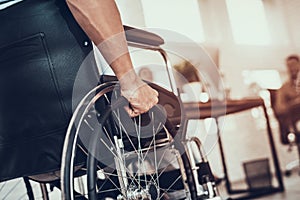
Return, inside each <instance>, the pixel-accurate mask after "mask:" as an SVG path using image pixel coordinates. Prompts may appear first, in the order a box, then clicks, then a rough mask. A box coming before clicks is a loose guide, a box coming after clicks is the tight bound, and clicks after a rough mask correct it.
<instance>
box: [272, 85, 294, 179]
mask: <svg viewBox="0 0 300 200" xmlns="http://www.w3.org/2000/svg"><path fill="white" fill-rule="evenodd" d="M268 91H269V93H270V103H271V108H272V110H273V113H274V116H275V117H276V119H277V121H278V124H279V133H280V141H281V143H282V144H284V145H289V147H288V151H289V152H290V151H292V147H293V146H295V145H297V149H298V153H299V158H300V148H299V147H300V146H299V145H300V143H299V142H297V141H300V140H299V134H298V133H299V131H298V132H297V131H296V130H297V129H296V121H297V120H299V119H300V116H299V115H298V114H297V113H299V111H300V107H299V108H298V109H295V110H294V111H292V110H293V109H291V111H292V112H291V113H290V116H291V117H292V122H293V123H292V127H290V126H288V125H287V124H286V123H284V120H285V119H284V118H285V117H282V116H280V115H278V113H276V109H275V104H276V94H277V90H276V89H268ZM297 118H298V119H297ZM296 119H297V120H296ZM297 137H298V139H297ZM298 167H300V160H299V159H296V160H294V161H292V162H290V163H288V164H287V165H286V166H285V175H286V176H290V175H291V173H292V171H293V169H296V168H298Z"/></svg>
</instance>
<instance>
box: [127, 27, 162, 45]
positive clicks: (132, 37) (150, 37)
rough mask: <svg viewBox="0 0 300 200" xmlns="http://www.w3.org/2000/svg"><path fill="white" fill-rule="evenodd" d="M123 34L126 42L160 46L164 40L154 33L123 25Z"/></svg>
mask: <svg viewBox="0 0 300 200" xmlns="http://www.w3.org/2000/svg"><path fill="white" fill-rule="evenodd" d="M124 30H125V35H126V39H127V41H128V42H134V43H138V44H143V45H151V46H160V45H162V44H164V40H163V39H162V38H161V37H160V36H159V35H156V34H154V33H151V32H148V31H145V30H142V29H138V28H134V27H130V26H126V25H124Z"/></svg>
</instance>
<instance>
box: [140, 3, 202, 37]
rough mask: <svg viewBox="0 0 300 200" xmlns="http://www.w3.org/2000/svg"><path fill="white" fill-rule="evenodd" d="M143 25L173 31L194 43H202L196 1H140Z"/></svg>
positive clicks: (199, 17) (200, 22)
mask: <svg viewBox="0 0 300 200" xmlns="http://www.w3.org/2000/svg"><path fill="white" fill-rule="evenodd" d="M142 6H143V10H144V17H145V25H146V26H147V27H149V28H161V29H169V30H172V31H175V32H177V33H179V34H182V35H184V36H187V37H189V38H190V39H192V40H194V41H196V42H203V41H204V33H203V27H202V21H201V16H200V12H199V4H198V1H197V0H188V1H187V0H142Z"/></svg>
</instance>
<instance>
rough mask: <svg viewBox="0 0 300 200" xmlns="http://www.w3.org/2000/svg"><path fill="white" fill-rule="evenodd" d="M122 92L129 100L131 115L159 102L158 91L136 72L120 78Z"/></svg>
mask: <svg viewBox="0 0 300 200" xmlns="http://www.w3.org/2000/svg"><path fill="white" fill-rule="evenodd" d="M120 86H121V94H122V95H123V96H124V97H125V98H126V99H127V100H128V101H129V103H130V105H131V108H129V107H126V108H125V109H126V110H127V112H128V114H129V115H130V116H131V117H135V116H138V115H140V114H142V113H145V112H147V111H148V110H149V109H151V108H152V107H153V106H154V105H155V104H157V103H158V92H157V91H156V90H154V89H152V88H151V87H150V86H149V85H147V84H146V83H145V82H143V81H142V80H141V79H140V78H139V77H138V76H137V75H136V74H135V73H134V72H130V73H127V74H126V75H124V76H123V77H122V78H121V79H120Z"/></svg>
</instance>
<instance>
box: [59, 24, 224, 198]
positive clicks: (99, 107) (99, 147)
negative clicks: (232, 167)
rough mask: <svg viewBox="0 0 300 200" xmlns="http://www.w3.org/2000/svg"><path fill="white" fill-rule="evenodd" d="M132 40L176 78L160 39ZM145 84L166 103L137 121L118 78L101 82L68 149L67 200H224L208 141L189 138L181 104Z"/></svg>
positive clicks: (78, 118) (77, 120) (133, 33)
mask: <svg viewBox="0 0 300 200" xmlns="http://www.w3.org/2000/svg"><path fill="white" fill-rule="evenodd" d="M126 36H127V39H128V40H129V42H128V43H129V45H132V46H135V47H138V48H143V49H148V50H149V49H150V50H154V51H158V52H159V53H160V54H161V55H162V57H163V59H164V60H165V64H166V67H167V72H168V74H169V77H172V73H171V70H170V68H169V66H168V65H169V62H168V59H167V54H166V52H165V51H164V50H163V49H161V48H160V45H161V44H162V43H163V40H162V39H161V38H160V37H159V36H157V35H155V34H152V33H149V32H145V31H142V30H139V29H130V31H128V32H126ZM145 82H146V81H145ZM146 83H147V84H149V85H150V86H151V87H152V88H154V89H156V90H157V91H158V93H159V102H158V104H157V105H156V106H154V107H153V108H152V109H150V110H149V111H148V112H147V113H144V114H141V115H139V116H137V117H134V118H131V117H129V116H128V114H127V112H126V111H125V109H124V107H125V106H130V105H129V103H128V101H127V100H126V99H125V98H123V97H122V96H121V94H120V87H119V84H118V81H117V80H116V78H115V77H113V76H107V75H103V76H101V78H100V83H99V85H98V86H97V87H96V88H94V89H93V90H91V91H90V92H89V93H88V94H87V95H86V96H85V97H84V98H83V99H82V100H81V102H80V103H79V105H78V106H77V108H76V110H75V112H74V114H73V117H72V119H71V122H70V124H69V127H68V131H67V134H66V139H65V143H64V149H63V157H62V174H61V177H62V185H61V187H62V188H61V189H62V197H63V199H94V200H96V199H116V200H138V199H147V200H148V199H149V200H150V199H174V200H175V199H192V200H196V199H220V197H219V196H218V191H217V188H216V186H215V182H214V176H213V174H212V172H211V169H210V166H209V163H208V161H207V159H206V157H205V153H204V152H203V150H202V145H201V141H200V140H199V139H198V138H195V137H192V138H188V139H187V138H186V131H187V121H188V120H187V119H186V117H184V116H185V113H184V112H185V111H184V109H183V106H182V102H181V100H180V98H179V97H178V96H176V95H175V93H174V92H173V91H169V90H167V89H165V88H163V87H161V86H158V85H156V84H154V83H151V82H146ZM171 85H172V83H171ZM171 88H172V87H171ZM192 145H196V146H197V152H196V153H198V154H199V155H200V156H201V161H200V162H196V160H195V158H194V155H195V152H194V151H195V150H194V149H192ZM78 177H79V178H82V179H84V182H85V188H84V189H83V190H82V189H81V192H79V190H78V189H79V187H78V186H76V184H75V183H74V180H76V179H77V178H78Z"/></svg>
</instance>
